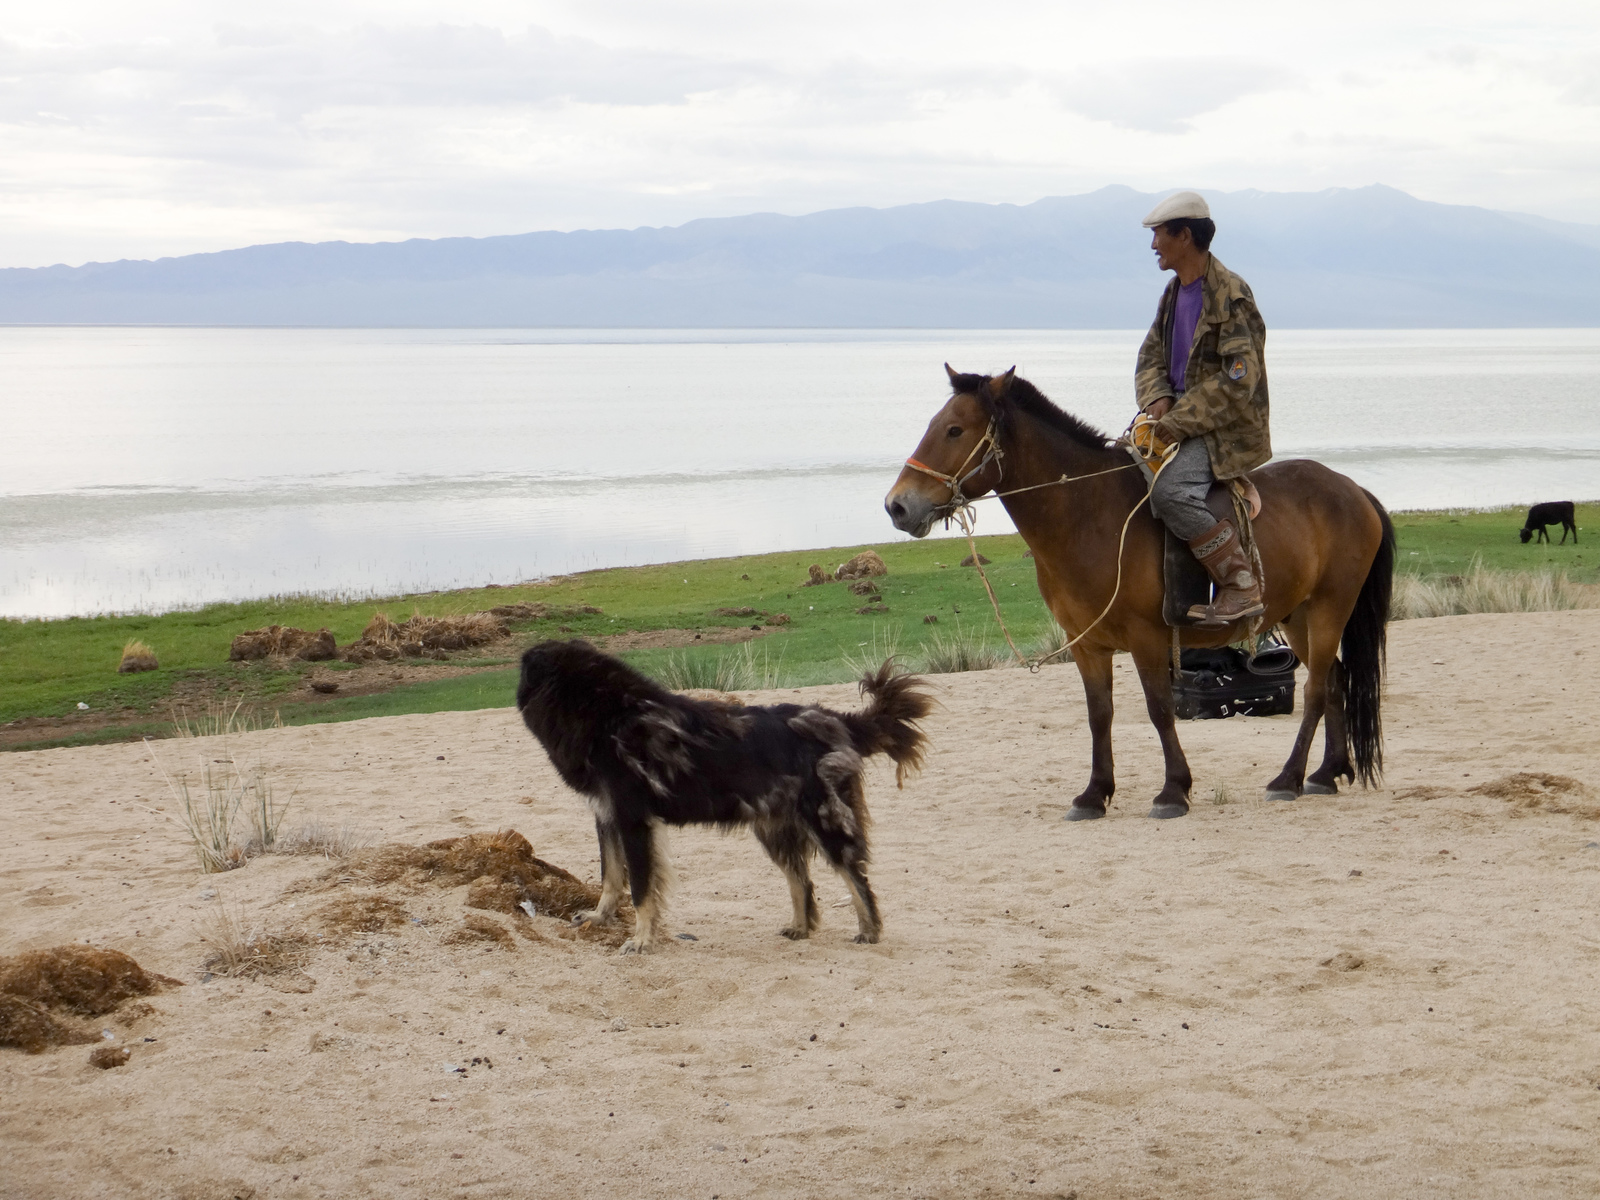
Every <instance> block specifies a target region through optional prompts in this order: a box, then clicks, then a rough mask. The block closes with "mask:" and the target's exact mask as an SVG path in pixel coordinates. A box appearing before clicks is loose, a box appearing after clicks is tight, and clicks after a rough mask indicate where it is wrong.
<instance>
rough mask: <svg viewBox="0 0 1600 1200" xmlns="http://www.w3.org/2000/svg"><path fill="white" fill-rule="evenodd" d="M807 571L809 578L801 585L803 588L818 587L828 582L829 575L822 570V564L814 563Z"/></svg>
mask: <svg viewBox="0 0 1600 1200" xmlns="http://www.w3.org/2000/svg"><path fill="white" fill-rule="evenodd" d="M806 571H807V573H808V575H809V578H807V580H806V581H805V582H804V583H802V584H801V585H800V586H801V587H817V586H819V585H821V584H824V583H827V582H828V573H827V572H826V571H824V570H823V569H822V566H821V564H819V563H812V564H811V565H810V566H809V567H807V568H806Z"/></svg>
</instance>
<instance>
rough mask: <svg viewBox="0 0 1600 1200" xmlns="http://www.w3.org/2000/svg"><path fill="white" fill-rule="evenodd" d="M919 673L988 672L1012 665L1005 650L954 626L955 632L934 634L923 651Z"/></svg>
mask: <svg viewBox="0 0 1600 1200" xmlns="http://www.w3.org/2000/svg"><path fill="white" fill-rule="evenodd" d="M922 654H923V666H922V669H923V670H924V671H925V672H926V673H927V674H929V675H949V674H954V673H956V672H958V671H987V670H990V669H991V668H993V667H1003V666H1005V665H1006V664H1007V663H1008V662H1010V661H1011V656H1010V654H1009V653H1007V651H1006V649H1005V647H1004V646H1001V645H996V644H995V643H994V642H991V641H989V640H987V639H986V638H985V637H984V635H983V634H982V633H981V632H980V631H978V630H976V629H969V628H966V627H964V626H962V625H961V624H960V623H959V622H957V624H956V628H955V632H953V633H950V634H945V633H944V632H942V631H939V630H935V631H934V635H933V637H932V639H930V640H929V641H928V642H927V643H926V644H925V645H924V646H923V648H922Z"/></svg>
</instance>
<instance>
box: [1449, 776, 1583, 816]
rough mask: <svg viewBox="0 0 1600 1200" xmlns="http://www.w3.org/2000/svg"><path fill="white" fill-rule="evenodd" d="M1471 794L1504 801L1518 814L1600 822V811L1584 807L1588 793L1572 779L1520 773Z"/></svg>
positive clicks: (1470, 792) (1474, 789) (1479, 786)
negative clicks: (1546, 814) (1566, 815)
mask: <svg viewBox="0 0 1600 1200" xmlns="http://www.w3.org/2000/svg"><path fill="white" fill-rule="evenodd" d="M1467 790H1468V793H1469V794H1471V795H1477V796H1491V797H1493V798H1494V799H1496V800H1504V801H1506V803H1508V804H1510V805H1511V806H1512V807H1513V809H1514V810H1519V811H1524V812H1526V811H1533V810H1538V811H1540V812H1550V813H1574V814H1576V815H1577V816H1581V817H1588V818H1590V819H1591V820H1594V819H1600V807H1597V806H1595V805H1592V804H1586V803H1584V801H1585V800H1586V798H1587V797H1588V789H1587V788H1585V787H1584V786H1583V784H1582V783H1580V782H1579V781H1578V780H1576V779H1573V778H1572V777H1571V776H1570V775H1550V774H1547V773H1545V772H1544V771H1517V772H1515V773H1514V774H1511V775H1503V776H1501V777H1500V778H1499V779H1492V780H1490V781H1489V782H1488V783H1483V784H1479V785H1478V786H1477V787H1475V788H1468V789H1467Z"/></svg>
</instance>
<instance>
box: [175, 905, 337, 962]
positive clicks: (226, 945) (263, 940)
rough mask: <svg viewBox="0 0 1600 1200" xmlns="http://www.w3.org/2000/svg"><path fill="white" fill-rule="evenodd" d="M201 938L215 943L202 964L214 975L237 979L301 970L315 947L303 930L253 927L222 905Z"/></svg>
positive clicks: (209, 943)
mask: <svg viewBox="0 0 1600 1200" xmlns="http://www.w3.org/2000/svg"><path fill="white" fill-rule="evenodd" d="M200 940H201V941H203V942H205V943H206V945H208V946H210V947H211V953H209V954H208V955H207V956H206V958H205V961H204V962H203V963H202V964H201V965H202V966H204V967H205V969H206V970H207V971H210V972H211V973H212V974H213V975H228V976H231V977H233V978H235V979H260V978H261V977H263V976H268V975H284V974H287V973H289V972H291V971H298V970H300V969H301V968H302V967H303V966H305V964H306V962H307V961H308V960H309V959H310V957H311V951H312V949H313V942H312V939H310V938H307V937H305V936H304V935H303V934H277V933H268V932H266V931H265V930H262V929H252V928H250V927H248V926H246V924H245V923H244V921H243V920H242V919H241V918H239V917H237V916H235V915H234V914H233V913H230V912H229V911H228V910H227V909H225V908H222V907H220V906H219V907H218V908H217V910H216V915H215V916H214V917H213V918H212V923H211V928H210V929H208V930H206V931H205V932H203V933H201V935H200Z"/></svg>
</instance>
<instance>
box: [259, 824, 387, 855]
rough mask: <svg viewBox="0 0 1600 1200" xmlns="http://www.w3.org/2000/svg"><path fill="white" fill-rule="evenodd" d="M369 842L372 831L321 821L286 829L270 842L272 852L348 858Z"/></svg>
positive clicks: (368, 844)
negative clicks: (362, 830)
mask: <svg viewBox="0 0 1600 1200" xmlns="http://www.w3.org/2000/svg"><path fill="white" fill-rule="evenodd" d="M371 844H372V835H371V834H369V833H363V832H361V831H360V830H358V829H352V828H351V827H350V826H348V825H324V824H322V823H321V822H317V821H312V822H309V823H307V824H305V825H300V826H297V827H295V828H294V829H291V830H289V832H287V833H283V834H279V835H278V840H277V841H276V842H274V843H273V846H272V852H273V853H274V854H320V855H321V856H322V857H323V858H349V857H350V856H351V855H352V854H354V853H356V852H357V851H358V850H365V849H366V848H367V847H368V846H370V845H371Z"/></svg>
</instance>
